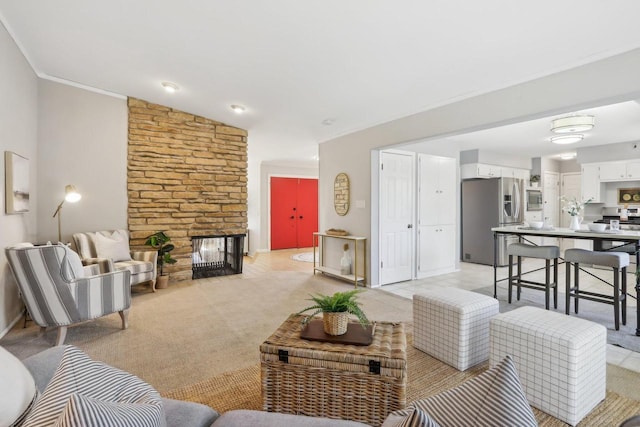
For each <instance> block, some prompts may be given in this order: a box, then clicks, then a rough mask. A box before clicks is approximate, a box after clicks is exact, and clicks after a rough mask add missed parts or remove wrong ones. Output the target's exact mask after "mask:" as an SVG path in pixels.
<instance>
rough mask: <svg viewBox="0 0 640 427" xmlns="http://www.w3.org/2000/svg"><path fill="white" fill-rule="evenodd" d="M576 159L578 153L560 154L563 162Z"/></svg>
mask: <svg viewBox="0 0 640 427" xmlns="http://www.w3.org/2000/svg"><path fill="white" fill-rule="evenodd" d="M575 157H576V153H565V154H560V159H562V160H571V159H573V158H575Z"/></svg>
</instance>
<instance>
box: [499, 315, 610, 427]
mask: <svg viewBox="0 0 640 427" xmlns="http://www.w3.org/2000/svg"><path fill="white" fill-rule="evenodd" d="M490 335H491V338H490V342H491V350H490V357H489V362H490V364H491V366H494V365H495V364H497V363H499V362H500V361H501V360H502V359H503V358H504V357H505V356H506V355H507V354H509V355H511V356H512V357H513V360H514V362H515V364H516V369H517V370H518V373H519V374H520V381H521V383H522V388H523V389H524V392H525V394H526V396H527V399H528V400H529V403H530V404H531V406H534V407H536V408H538V409H540V410H542V411H544V412H546V413H548V414H550V415H553V416H554V417H556V418H559V419H561V420H562V421H564V422H566V423H568V424H571V425H576V424H578V422H580V420H581V419H582V418H584V417H585V416H586V415H587V414H588V413H589V412H591V410H592V409H593V408H594V407H595V406H596V405H597V404H598V403H599V402H601V401H602V400H604V398H605V393H606V374H607V330H606V329H605V327H604V326H602V325H599V324H597V323H594V322H590V321H588V320H584V319H578V318H576V317H569V316H567V315H564V314H560V313H554V312H550V311H547V310H543V309H541V308H536V307H521V308H518V309H515V310H512V311H509V312H507V313H502V314H499V315H497V316H495V317H494V318H492V319H491V334H490Z"/></svg>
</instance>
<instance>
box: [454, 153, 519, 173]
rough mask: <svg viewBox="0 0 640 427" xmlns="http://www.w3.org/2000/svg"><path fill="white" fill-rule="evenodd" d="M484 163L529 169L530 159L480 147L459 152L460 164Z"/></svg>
mask: <svg viewBox="0 0 640 427" xmlns="http://www.w3.org/2000/svg"><path fill="white" fill-rule="evenodd" d="M470 163H484V164H487V165H496V166H506V167H511V168H518V169H527V170H530V169H531V159H530V158H528V157H521V156H514V155H512V154H505V153H498V152H495V151H488V150H482V149H475V150H465V151H461V152H460V164H461V165H465V164H470Z"/></svg>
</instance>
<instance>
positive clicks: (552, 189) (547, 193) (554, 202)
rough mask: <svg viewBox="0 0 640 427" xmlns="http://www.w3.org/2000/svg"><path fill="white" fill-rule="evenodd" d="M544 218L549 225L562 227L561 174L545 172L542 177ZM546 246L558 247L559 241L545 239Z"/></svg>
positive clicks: (549, 238)
mask: <svg viewBox="0 0 640 427" xmlns="http://www.w3.org/2000/svg"><path fill="white" fill-rule="evenodd" d="M542 181H543V185H544V187H543V190H542V207H543V208H542V216H543V220H544V221H545V222H546V223H547V224H551V225H553V226H554V227H559V226H560V200H559V199H560V174H559V173H558V172H549V171H545V172H544V174H543V177H542ZM543 240H544V244H545V245H558V239H556V238H551V237H545V238H544V239H543Z"/></svg>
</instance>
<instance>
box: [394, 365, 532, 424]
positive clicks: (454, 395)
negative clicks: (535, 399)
mask: <svg viewBox="0 0 640 427" xmlns="http://www.w3.org/2000/svg"><path fill="white" fill-rule="evenodd" d="M415 408H417V409H420V410H421V411H422V412H424V413H426V414H428V415H429V417H431V418H432V419H433V420H434V421H436V422H437V423H438V424H440V425H442V426H476V427H493V426H518V427H534V426H537V425H538V422H537V421H536V418H535V416H534V415H533V411H532V410H531V406H529V402H528V401H527V398H526V396H525V394H524V391H523V390H522V385H521V384H520V379H519V378H518V372H517V371H516V367H515V365H514V363H513V359H512V358H511V356H507V357H505V358H504V360H502V361H501V362H500V363H499V364H497V365H496V366H494V367H493V368H491V369H489V370H487V371H485V372H483V373H482V374H480V375H478V376H477V377H475V378H472V379H470V380H469V381H466V382H464V383H462V384H461V385H459V386H458V387H455V388H453V389H451V390H447V391H445V392H442V393H440V394H436V395H434V396H431V397H428V398H426V399H422V400H416V401H415V402H412V403H411V404H410V405H409V406H408V407H407V409H404V410H400V411H396V412H393V414H396V415H403V416H405V417H409V416H411V415H412V413H411V412H410V411H411V410H412V409H415ZM405 420H406V418H405ZM403 421H404V420H403ZM400 425H403V424H401V423H400V424H398V426H400ZM410 425H411V424H410ZM416 425H420V424H416ZM426 425H429V424H426Z"/></svg>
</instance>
